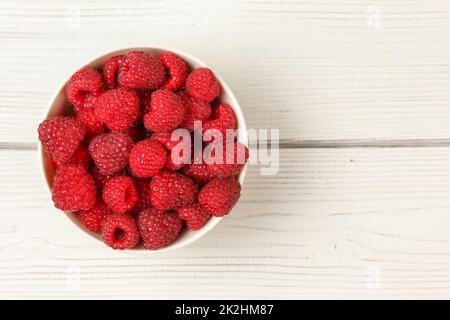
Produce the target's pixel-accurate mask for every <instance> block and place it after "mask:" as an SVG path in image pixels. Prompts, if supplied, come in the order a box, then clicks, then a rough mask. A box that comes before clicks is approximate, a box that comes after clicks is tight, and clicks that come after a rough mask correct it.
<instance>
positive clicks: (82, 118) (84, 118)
mask: <svg viewBox="0 0 450 320" xmlns="http://www.w3.org/2000/svg"><path fill="white" fill-rule="evenodd" d="M75 118H76V119H77V120H78V121H79V122H81V123H82V124H83V126H84V127H85V128H86V136H87V138H88V140H92V139H93V138H94V137H95V136H98V135H99V134H102V133H103V132H105V125H104V124H103V122H101V121H100V120H98V119H97V117H96V116H95V110H94V108H91V109H84V110H80V111H79V112H78V113H77V114H76V116H75Z"/></svg>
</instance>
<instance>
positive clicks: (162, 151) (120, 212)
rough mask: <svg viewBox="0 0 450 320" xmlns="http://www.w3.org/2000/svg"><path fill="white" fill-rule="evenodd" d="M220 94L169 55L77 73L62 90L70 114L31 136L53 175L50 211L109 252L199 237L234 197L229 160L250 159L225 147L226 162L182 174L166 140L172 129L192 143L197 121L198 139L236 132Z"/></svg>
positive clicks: (233, 146)
mask: <svg viewBox="0 0 450 320" xmlns="http://www.w3.org/2000/svg"><path fill="white" fill-rule="evenodd" d="M220 94H221V86H220V84H219V82H218V80H217V79H216V77H215V75H214V73H213V72H212V71H211V70H210V69H208V68H196V69H194V70H191V68H190V67H189V66H188V64H187V63H186V62H185V61H184V60H183V59H181V58H180V57H179V56H177V55H175V54H174V53H171V52H164V53H163V54H160V55H159V56H154V55H153V54H152V53H150V52H147V51H138V50H134V51H129V52H128V53H127V54H125V55H118V56H114V57H111V58H109V59H108V60H107V61H106V63H105V64H104V65H103V67H102V68H101V70H98V69H94V68H90V67H85V68H82V69H81V70H79V71H77V72H76V73H75V74H74V75H73V76H72V77H71V78H70V80H69V81H68V83H67V85H66V95H67V100H68V102H69V103H70V104H71V106H72V108H71V110H70V111H69V112H68V113H67V114H66V115H63V116H53V117H49V118H48V119H46V120H44V121H43V122H42V123H41V124H40V125H39V129H38V134H39V140H40V142H41V144H42V147H43V149H44V150H45V152H46V153H47V154H48V156H49V157H50V158H51V160H52V163H53V165H54V167H55V174H54V177H53V187H52V199H53V202H54V204H55V207H56V208H58V209H60V210H63V211H65V212H73V213H74V214H76V215H77V216H78V218H79V219H80V221H81V223H82V224H83V225H84V226H85V228H86V229H87V230H89V231H91V232H94V233H100V234H101V236H102V239H103V241H104V242H105V243H106V244H107V245H108V246H110V247H112V248H114V249H131V248H133V247H136V246H138V245H142V246H143V247H144V248H145V249H149V250H157V249H160V248H163V247H165V246H167V245H169V244H170V243H172V242H173V241H175V240H176V239H177V237H178V236H179V235H180V233H181V232H182V230H183V229H185V228H187V229H190V230H198V229H200V228H202V227H203V226H204V225H205V224H206V223H207V222H208V220H209V219H210V217H211V216H215V217H223V216H225V215H227V214H228V213H229V212H230V211H231V209H232V208H233V207H234V206H235V204H236V203H237V201H238V199H239V197H240V191H241V186H240V184H239V182H238V180H237V177H238V175H239V172H240V171H241V169H242V168H243V166H244V165H245V163H242V161H237V159H238V157H237V154H238V152H239V151H242V150H244V151H243V152H244V154H245V161H246V160H247V158H248V149H247V148H246V147H245V146H244V145H242V144H240V143H239V142H237V141H236V139H234V140H233V141H229V140H224V144H226V149H224V150H227V151H226V152H225V153H226V155H225V154H224V156H223V157H225V156H230V157H229V159H234V160H232V161H231V162H230V161H226V163H223V162H221V161H216V162H214V161H212V162H211V161H209V162H207V163H205V162H202V161H200V162H198V161H195V162H194V161H192V162H190V163H187V164H183V163H182V164H180V163H178V162H177V161H173V156H174V155H173V154H172V150H173V149H174V148H175V146H177V144H178V143H187V142H186V141H184V140H183V141H182V140H178V141H173V140H172V132H173V130H175V129H177V128H184V129H186V130H189V132H190V133H191V134H192V135H193V134H194V122H198V121H200V122H201V123H202V127H203V131H215V130H218V131H219V132H221V133H223V134H224V135H225V132H226V130H228V129H237V121H236V117H235V114H234V112H233V110H232V108H231V107H230V106H229V105H228V104H226V103H220ZM191 141H193V139H192V140H191ZM213 142H214V140H213V139H211V142H209V143H213ZM189 143H191V144H192V142H189ZM207 145H208V143H207V142H203V148H206V147H207ZM189 147H190V148H193V146H192V145H191V146H189ZM229 150H231V151H229ZM229 152H231V153H232V154H231V155H230V154H228V153H229ZM193 157H194V156H193Z"/></svg>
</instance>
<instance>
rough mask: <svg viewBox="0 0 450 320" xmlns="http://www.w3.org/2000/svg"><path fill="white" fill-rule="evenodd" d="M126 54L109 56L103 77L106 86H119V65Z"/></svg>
mask: <svg viewBox="0 0 450 320" xmlns="http://www.w3.org/2000/svg"><path fill="white" fill-rule="evenodd" d="M124 57H125V56H124V55H119V56H114V57H111V58H109V59H108V60H107V61H106V62H105V65H104V66H103V78H104V79H105V83H106V86H107V87H108V88H109V89H114V88H117V86H118V84H117V73H118V72H119V67H120V66H121V64H122V61H123V59H124Z"/></svg>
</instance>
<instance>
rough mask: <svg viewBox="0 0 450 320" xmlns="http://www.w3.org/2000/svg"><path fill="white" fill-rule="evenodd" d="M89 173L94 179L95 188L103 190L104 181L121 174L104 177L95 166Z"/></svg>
mask: <svg viewBox="0 0 450 320" xmlns="http://www.w3.org/2000/svg"><path fill="white" fill-rule="evenodd" d="M89 173H90V174H91V176H92V178H94V182H95V185H96V186H97V188H98V189H103V187H104V186H105V183H106V181H108V180H109V179H111V178H113V177H117V176H118V175H120V174H121V173H114V174H111V175H104V174H103V173H101V172H100V169H99V168H98V167H97V166H93V167H92V168H91V170H90V171H89Z"/></svg>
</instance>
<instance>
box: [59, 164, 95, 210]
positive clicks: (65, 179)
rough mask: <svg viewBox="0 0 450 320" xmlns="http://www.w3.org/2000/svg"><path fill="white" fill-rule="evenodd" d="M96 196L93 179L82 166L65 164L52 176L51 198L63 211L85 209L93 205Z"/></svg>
mask: <svg viewBox="0 0 450 320" xmlns="http://www.w3.org/2000/svg"><path fill="white" fill-rule="evenodd" d="M96 196H97V190H96V188H95V183H94V179H92V177H91V175H90V174H89V173H87V172H86V170H85V169H84V168H83V167H82V166H77V165H74V164H65V165H63V166H61V167H59V168H58V169H57V170H56V172H55V175H54V177H53V189H52V199H53V202H54V203H55V207H56V208H58V209H61V210H63V211H78V210H87V209H90V208H92V207H93V206H94V204H95V200H96Z"/></svg>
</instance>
